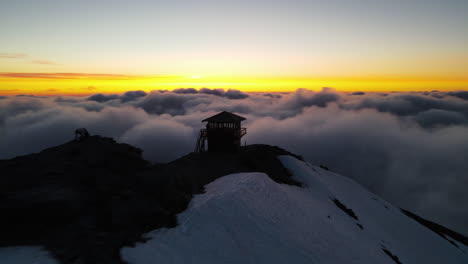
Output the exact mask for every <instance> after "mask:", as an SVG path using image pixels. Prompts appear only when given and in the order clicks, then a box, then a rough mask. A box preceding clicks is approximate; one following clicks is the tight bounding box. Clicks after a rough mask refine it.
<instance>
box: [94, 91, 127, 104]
mask: <svg viewBox="0 0 468 264" xmlns="http://www.w3.org/2000/svg"><path fill="white" fill-rule="evenodd" d="M119 98H120V96H119V95H117V94H102V93H98V94H93V95H91V96H90V97H88V99H87V100H88V101H96V102H100V103H102V102H107V101H110V100H114V99H119Z"/></svg>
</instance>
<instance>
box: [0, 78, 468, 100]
mask: <svg viewBox="0 0 468 264" xmlns="http://www.w3.org/2000/svg"><path fill="white" fill-rule="evenodd" d="M189 87H190V88H196V89H200V88H204V87H206V88H223V89H238V90H241V91H244V92H291V91H295V90H296V89H298V88H306V89H311V90H320V89H321V88H322V87H332V88H334V89H336V90H337V91H343V92H354V91H364V92H389V91H402V92H408V91H430V90H439V91H452V90H467V89H468V78H457V79H454V78H446V77H405V76H403V77H401V76H392V77H388V76H384V77H379V76H371V77H268V76H261V77H253V76H206V75H198V74H184V75H125V74H88V73H0V95H17V94H34V95H89V94H94V93H123V92H126V91H130V90H143V91H146V92H149V91H152V90H173V89H177V88H189Z"/></svg>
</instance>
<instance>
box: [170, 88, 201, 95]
mask: <svg viewBox="0 0 468 264" xmlns="http://www.w3.org/2000/svg"><path fill="white" fill-rule="evenodd" d="M172 92H174V93H177V94H196V93H198V90H197V89H195V88H179V89H175V90H173V91H172Z"/></svg>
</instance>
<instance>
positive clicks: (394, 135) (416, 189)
mask: <svg viewBox="0 0 468 264" xmlns="http://www.w3.org/2000/svg"><path fill="white" fill-rule="evenodd" d="M195 91H196V92H195ZM230 91H231V92H230ZM451 93H453V92H438V91H431V92H425V93H388V94H383V93H365V94H361V95H359V96H356V95H353V94H352V93H340V92H337V91H335V90H333V89H331V88H324V89H322V90H321V91H310V90H306V89H299V90H297V91H295V92H292V93H244V92H239V91H235V90H227V91H225V90H223V89H208V88H204V89H200V90H195V89H194V90H191V88H185V89H178V90H176V91H172V92H171V91H153V92H150V93H145V92H143V91H129V92H127V93H124V94H115V95H104V94H95V95H93V96H90V97H88V98H86V97H73V96H59V97H32V96H21V97H5V98H3V99H1V100H0V136H2V140H0V158H10V157H13V156H16V155H21V154H28V153H32V152H37V151H40V150H41V149H43V148H45V147H49V146H53V145H57V144H61V143H63V142H65V141H67V140H71V139H72V138H73V131H74V129H75V128H77V127H86V128H87V129H88V130H89V131H90V132H91V133H92V134H100V135H104V136H110V137H114V138H115V139H117V140H118V141H122V142H127V143H131V144H134V145H136V146H138V147H140V148H142V149H143V150H144V157H145V158H147V159H149V160H151V161H155V162H166V161H169V160H172V159H175V158H177V157H179V156H181V155H183V154H185V153H187V152H190V151H192V150H193V147H194V144H195V140H196V136H197V132H198V131H199V129H200V128H201V127H202V126H203V124H202V123H201V120H203V119H205V118H207V117H209V116H211V115H214V114H216V113H218V112H219V111H222V110H227V111H232V112H235V113H238V114H240V115H242V116H245V117H246V118H247V120H246V121H245V122H244V123H245V124H244V126H245V127H247V135H246V136H245V138H243V140H245V141H247V143H248V144H254V143H266V144H272V145H278V146H280V147H284V148H286V149H288V150H290V151H292V152H295V153H297V154H301V155H303V156H304V157H305V158H306V159H307V160H309V161H311V162H312V163H315V164H325V165H327V166H328V167H330V168H331V169H332V170H334V171H337V172H339V173H342V174H344V175H346V176H348V177H351V178H353V179H355V180H357V181H358V182H360V183H361V184H363V185H364V186H366V187H367V188H369V189H370V190H372V191H373V192H375V193H377V194H378V195H380V196H383V197H384V198H385V199H387V200H389V201H390V202H393V203H395V204H396V205H397V206H401V207H404V208H406V209H410V210H412V211H415V212H416V213H418V214H421V215H422V216H424V217H428V218H430V219H432V220H434V221H437V222H440V223H442V224H444V225H447V226H448V227H451V228H454V229H456V230H459V231H461V232H464V233H465V234H468V227H467V226H466V224H465V223H466V222H467V221H468V208H467V207H466V206H465V205H466V204H467V203H468V192H466V186H468V175H467V173H466V171H468V163H467V162H466V157H467V156H468V137H467V136H466V135H468V101H466V100H464V99H463V98H460V97H459V96H455V95H453V94H451ZM244 94H245V95H247V96H245V95H244ZM457 94H459V93H457ZM90 98H91V99H92V100H90Z"/></svg>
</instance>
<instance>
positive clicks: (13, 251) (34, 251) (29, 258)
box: [0, 247, 58, 264]
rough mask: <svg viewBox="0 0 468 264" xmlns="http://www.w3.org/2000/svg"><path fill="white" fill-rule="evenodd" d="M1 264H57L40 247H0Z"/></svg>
mask: <svg viewBox="0 0 468 264" xmlns="http://www.w3.org/2000/svg"><path fill="white" fill-rule="evenodd" d="M0 263H1V264H58V262H57V261H56V260H55V259H53V258H52V257H51V256H50V254H49V252H47V251H45V250H43V249H42V248H40V247H0Z"/></svg>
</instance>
